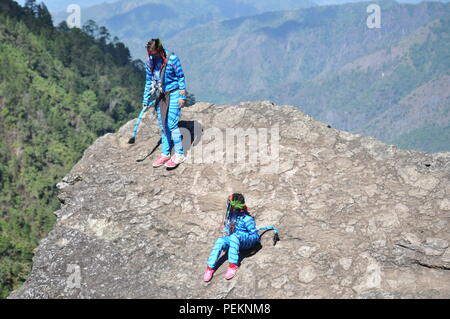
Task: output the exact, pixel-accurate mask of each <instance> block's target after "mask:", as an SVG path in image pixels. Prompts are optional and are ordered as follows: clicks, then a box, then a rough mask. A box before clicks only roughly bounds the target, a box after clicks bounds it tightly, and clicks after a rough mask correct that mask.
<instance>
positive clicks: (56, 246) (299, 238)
mask: <svg viewBox="0 0 450 319" xmlns="http://www.w3.org/2000/svg"><path fill="white" fill-rule="evenodd" d="M182 113H183V120H184V121H185V122H184V124H186V126H189V123H191V122H189V121H197V122H198V123H200V124H201V127H202V128H203V136H201V133H200V132H201V130H197V136H195V137H194V145H193V146H192V147H191V148H190V150H189V152H190V153H189V154H190V155H189V159H188V161H187V162H186V163H184V164H182V165H181V166H180V167H179V168H177V169H176V170H171V171H168V170H166V169H165V168H159V169H154V168H152V166H151V164H152V161H153V159H154V158H155V157H156V156H157V155H158V154H159V149H157V150H156V151H155V152H154V153H153V154H152V155H151V156H149V157H148V158H147V159H145V160H144V161H141V162H137V161H136V160H137V159H142V158H144V157H145V156H146V155H148V153H149V151H150V150H151V149H152V148H153V147H154V146H156V145H157V142H158V140H159V127H158V126H157V123H156V119H155V116H154V114H152V115H151V116H147V118H146V119H145V120H144V121H143V123H141V130H140V133H139V134H138V137H137V142H136V144H134V145H128V144H127V141H128V138H129V137H130V135H131V131H132V128H133V125H134V123H135V121H131V122H130V123H128V124H126V125H125V126H124V127H123V128H122V129H121V130H120V131H119V132H117V133H116V134H107V135H105V136H103V137H101V138H99V139H98V140H97V141H96V142H95V143H94V144H93V145H92V146H91V147H89V148H88V149H87V150H86V151H85V154H84V156H83V158H82V160H80V162H79V163H78V164H77V165H76V166H75V167H74V168H73V169H72V171H71V172H70V174H68V176H66V177H65V178H64V180H63V181H62V182H60V183H59V184H58V187H59V188H60V191H61V192H60V195H59V198H60V200H61V202H62V206H61V209H60V210H58V211H57V212H55V214H56V215H57V216H58V221H57V223H56V225H55V227H54V229H53V231H51V232H50V234H49V235H48V237H47V238H45V239H44V240H42V241H41V243H40V246H39V247H38V248H37V250H36V255H35V257H34V265H33V271H32V273H31V275H30V276H29V278H28V280H27V281H26V283H25V284H24V285H23V287H22V288H20V289H19V290H17V291H15V292H14V293H13V294H12V295H11V296H10V298H105V297H110V298H449V297H450V271H449V270H450V252H449V251H450V248H449V243H450V233H449V224H448V222H449V218H450V201H449V198H450V154H449V153H438V154H424V153H419V152H413V151H406V150H399V149H397V148H396V147H394V146H389V145H385V144H383V143H380V142H378V141H376V140H374V139H372V138H369V137H365V136H361V135H353V134H349V133H346V132H341V131H338V130H335V129H333V128H329V127H327V125H326V124H323V123H319V122H316V121H314V120H313V119H312V118H311V117H309V116H306V115H305V114H303V113H302V112H300V111H298V110H297V109H295V108H294V107H291V106H275V105H273V104H272V103H270V102H266V101H264V102H251V103H250V102H245V103H241V104H240V105H237V106H226V107H215V106H213V105H212V104H208V103H197V104H196V105H194V106H193V107H190V108H188V109H184V110H183V112H182ZM191 124H192V123H191ZM211 128H216V132H217V130H218V131H219V132H223V136H225V132H226V129H227V128H242V129H244V130H247V129H249V128H250V129H251V128H255V129H260V128H276V130H272V131H270V130H269V131H270V132H271V133H270V134H269V135H270V136H272V137H273V136H275V135H277V132H278V134H279V135H278V136H279V147H278V151H279V162H277V163H278V165H279V167H278V169H277V171H274V170H273V169H271V165H273V163H270V162H263V160H262V159H258V162H257V163H256V164H255V163H251V161H250V157H251V156H253V154H254V152H247V155H245V156H244V158H243V159H241V160H240V161H239V163H237V162H235V163H229V162H228V163H226V162H225V160H221V161H219V162H216V163H210V162H208V161H207V160H205V158H207V157H208V156H206V155H205V154H206V153H208V152H210V153H211V154H212V152H211V149H213V146H214V147H216V146H217V144H218V143H217V141H218V140H220V138H219V139H217V136H216V143H215V142H212V141H213V138H212V137H211V135H213V134H211ZM256 132H258V136H259V137H261V136H260V135H262V134H260V131H258V130H256ZM274 132H275V133H274ZM263 137H264V136H263ZM250 140H251V136H249V138H248V139H247V140H245V141H246V143H247V144H249V147H250V148H251V145H250V144H251V142H250ZM185 141H186V142H189V140H188V139H186V138H185ZM260 141H262V140H260ZM267 141H268V143H269V144H270V141H271V140H270V139H269V137H268V138H267ZM226 143H227V142H226V141H225V140H224V141H223V145H224V147H225V144H226ZM219 144H220V143H219ZM258 145H259V144H258ZM219 146H220V145H219ZM270 147H271V148H273V149H276V147H274V146H273V145H272V144H271V146H270ZM200 151H202V152H200ZM195 152H197V154H195ZM242 153H243V150H242V148H241V149H240V155H242ZM244 153H245V152H244ZM198 154H203V155H204V156H203V158H202V157H199V156H196V155H198ZM208 154H209V153H208ZM212 156H213V158H216V159H219V157H220V158H222V159H224V158H226V157H227V156H230V154H229V152H226V151H222V152H220V151H217V152H216V153H215V154H213V155H212ZM214 156H215V157H214ZM236 156H239V154H238V155H236ZM232 158H233V157H232V156H230V158H229V160H230V159H232ZM202 161H203V162H202ZM231 192H242V193H243V194H244V195H245V197H246V200H247V203H248V206H249V207H250V211H251V212H252V214H253V215H254V216H256V220H257V225H258V226H259V227H262V226H267V225H275V226H277V227H278V228H279V230H280V238H281V241H280V242H278V244H277V245H276V246H273V245H272V241H271V234H270V233H268V234H265V235H264V236H263V237H262V246H263V247H262V249H261V250H259V251H258V252H257V253H256V254H255V255H253V256H250V257H247V258H244V259H243V260H242V265H241V267H240V269H239V271H238V274H237V276H236V277H235V278H234V279H232V280H231V281H226V280H225V279H224V278H223V276H224V273H225V270H226V266H227V263H226V262H225V263H224V264H223V265H222V266H221V267H220V268H219V270H218V271H217V272H216V274H215V275H214V277H213V280H212V281H211V282H210V283H204V282H203V281H202V277H203V271H204V268H205V264H206V260H207V258H208V255H209V252H210V250H211V248H212V245H213V243H214V241H215V240H216V238H217V237H218V236H221V232H220V231H219V227H220V224H221V222H222V220H223V217H224V211H225V207H224V206H225V201H226V197H227V195H228V194H230V193H231Z"/></svg>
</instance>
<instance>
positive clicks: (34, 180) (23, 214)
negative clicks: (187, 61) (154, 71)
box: [0, 0, 145, 298]
mask: <svg viewBox="0 0 450 319" xmlns="http://www.w3.org/2000/svg"><path fill="white" fill-rule="evenodd" d="M0 9H1V10H0V298H4V297H6V296H7V295H8V294H9V293H10V291H11V290H12V289H16V288H17V287H18V286H19V285H20V284H21V283H22V282H23V280H24V279H25V278H26V276H27V275H28V273H29V272H30V270H31V258H32V256H33V249H34V248H35V247H36V246H37V244H38V242H39V240H40V239H41V238H43V237H44V236H45V235H46V234H47V233H48V232H49V231H50V230H51V228H52V226H53V223H54V221H55V217H54V215H53V212H54V211H55V210H56V209H58V207H59V202H58V200H57V197H56V195H57V192H56V187H55V184H56V183H57V182H58V181H60V180H61V178H62V177H63V176H64V175H65V174H67V173H68V171H69V170H70V169H71V167H72V166H73V165H74V164H75V163H76V162H77V161H78V160H79V159H80V157H81V156H82V154H83V151H84V150H85V149H86V147H87V146H89V145H90V144H91V143H92V142H93V141H94V140H95V139H96V138H97V137H98V136H100V135H102V134H105V133H107V132H112V131H114V130H116V129H117V128H119V127H120V126H121V125H123V124H124V123H125V122H126V121H128V120H129V119H131V118H133V117H135V116H136V113H137V111H138V109H139V108H140V98H141V94H142V88H143V85H144V83H143V81H144V76H145V74H144V72H143V70H142V62H140V61H131V59H130V53H129V51H128V49H127V48H126V47H125V46H124V45H123V43H120V42H118V40H117V39H115V40H114V42H109V38H110V35H109V32H108V30H107V29H106V28H104V27H98V26H97V25H96V24H95V22H91V23H90V24H89V25H87V26H85V27H84V28H83V30H84V31H83V30H80V29H76V28H74V29H69V28H68V27H67V24H66V23H61V24H60V25H59V26H58V27H54V26H53V25H52V21H51V17H50V15H49V13H48V10H47V8H46V7H45V5H43V4H37V3H36V1H30V0H29V1H27V2H26V5H25V7H20V6H19V5H17V3H15V2H13V1H11V0H0Z"/></svg>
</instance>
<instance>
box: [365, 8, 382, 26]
mask: <svg viewBox="0 0 450 319" xmlns="http://www.w3.org/2000/svg"><path fill="white" fill-rule="evenodd" d="M366 11H367V13H369V16H368V17H367V20H366V25H367V27H368V28H369V29H380V28H381V8H380V6H379V5H378V4H375V3H372V4H370V5H369V6H368V7H367V9H366Z"/></svg>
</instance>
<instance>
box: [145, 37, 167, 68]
mask: <svg viewBox="0 0 450 319" xmlns="http://www.w3.org/2000/svg"><path fill="white" fill-rule="evenodd" d="M145 47H146V48H147V53H148V52H152V51H157V52H158V53H159V55H160V56H161V57H162V59H163V65H164V64H166V63H167V56H166V50H164V47H163V45H162V42H161V40H160V39H159V38H155V39H151V40H150V41H148V42H147V44H146V46H145ZM149 58H150V57H149ZM152 72H153V69H152Z"/></svg>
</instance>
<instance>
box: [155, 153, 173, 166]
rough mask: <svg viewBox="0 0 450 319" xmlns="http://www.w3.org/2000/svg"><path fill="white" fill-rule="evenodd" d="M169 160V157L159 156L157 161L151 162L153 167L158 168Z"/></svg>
mask: <svg viewBox="0 0 450 319" xmlns="http://www.w3.org/2000/svg"><path fill="white" fill-rule="evenodd" d="M169 160H170V156H166V155H164V154H161V155H159V157H158V159H157V160H156V161H154V162H153V167H155V168H156V167H160V166H162V165H164V163H166V162H167V161H169Z"/></svg>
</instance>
